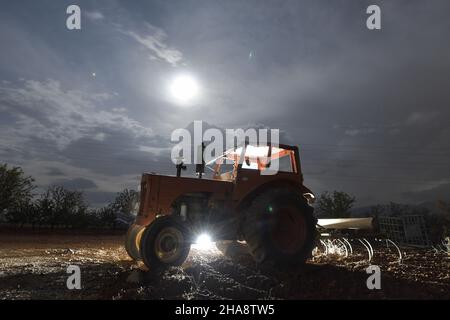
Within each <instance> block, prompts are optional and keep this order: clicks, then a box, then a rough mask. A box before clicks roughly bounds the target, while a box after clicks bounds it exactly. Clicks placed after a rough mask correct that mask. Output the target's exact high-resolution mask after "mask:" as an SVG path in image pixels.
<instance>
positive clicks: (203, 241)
mask: <svg viewBox="0 0 450 320" xmlns="http://www.w3.org/2000/svg"><path fill="white" fill-rule="evenodd" d="M194 244H195V247H196V248H197V249H200V250H209V249H211V248H212V247H213V245H214V242H213V241H212V240H211V236H210V235H209V234H207V233H202V234H200V235H199V236H198V237H197V239H196V240H195V243H194Z"/></svg>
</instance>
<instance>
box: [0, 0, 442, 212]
mask: <svg viewBox="0 0 450 320" xmlns="http://www.w3.org/2000/svg"><path fill="white" fill-rule="evenodd" d="M78 4H79V5H80V7H81V8H82V12H85V13H86V19H84V20H83V21H84V23H83V26H82V28H83V30H82V32H69V31H67V30H66V29H65V21H64V19H65V6H66V3H64V2H57V3H56V2H54V1H47V0H42V1H39V2H36V1H21V2H11V1H9V2H5V3H2V4H1V5H0V7H1V10H0V42H1V44H2V50H0V112H1V114H2V116H1V117H0V157H1V158H2V160H3V161H8V162H10V163H14V164H19V165H23V166H25V167H26V168H28V170H29V171H30V172H29V174H32V175H35V176H36V177H39V180H40V181H44V182H42V183H43V184H48V183H51V182H52V181H53V179H54V178H55V177H56V175H57V174H59V172H57V171H52V170H51V169H50V170H47V169H48V168H55V169H54V170H61V173H64V174H65V176H64V178H65V179H68V180H73V179H77V177H85V178H86V179H88V180H90V181H92V182H93V183H95V184H96V185H97V186H98V190H97V189H96V190H95V191H94V190H92V191H90V193H89V197H90V199H91V200H92V202H93V203H99V202H101V201H103V200H105V199H109V198H108V197H109V196H111V195H112V194H113V193H114V192H113V190H112V188H115V189H117V191H118V190H120V189H121V188H123V187H126V186H127V187H128V186H133V187H134V184H135V185H137V184H138V183H139V175H140V173H141V172H143V171H154V172H161V173H173V164H172V163H171V161H170V148H171V146H172V145H173V144H171V143H170V134H171V132H172V131H173V130H174V129H176V128H186V127H188V128H189V125H190V124H191V123H192V122H193V121H194V120H203V121H205V123H206V124H207V127H208V126H209V127H217V128H219V129H221V130H222V129H223V128H238V127H241V128H248V127H256V128H262V127H267V128H278V129H281V133H282V134H281V135H282V137H281V140H282V142H285V143H286V142H287V143H292V144H298V145H300V150H301V159H302V167H303V170H304V176H305V183H306V184H307V185H308V186H310V187H311V188H312V189H313V190H314V191H315V192H317V193H320V192H321V191H323V190H334V189H338V190H345V191H348V192H350V193H353V194H355V195H356V196H357V199H358V201H359V203H360V204H370V203H375V202H388V201H391V200H392V201H410V202H414V201H416V198H417V197H423V198H424V199H423V200H424V201H425V200H428V199H431V198H435V195H436V194H435V193H434V191H436V192H437V193H438V194H441V193H442V192H445V190H446V189H445V187H444V186H445V185H446V184H448V182H449V181H450V171H449V170H448V165H447V163H448V159H449V156H450V144H449V139H448V137H449V136H450V129H449V128H448V124H447V122H448V119H449V118H450V109H449V108H448V106H449V104H450V92H449V90H448V89H447V88H448V87H449V85H450V83H449V79H450V43H449V42H448V39H449V38H450V20H449V19H448V12H449V11H450V3H449V2H448V1H447V0H430V1H420V0H414V1H411V0H398V1H372V0H370V1H368V0H367V1H366V0H363V1H345V0H337V1H331V2H330V1H325V0H321V1H317V0H285V1H275V0H273V1H272V0H270V1H257V0H249V1H244V2H243V1H213V2H212V1H206V0H205V1H197V0H195V1H194V0H183V1H178V0H173V1H156V2H153V1H152V2H148V1H134V2H129V1H108V2H106V1H105V2H102V1H101V2H92V1H83V0H82V1H79V2H78ZM370 4H378V5H380V6H381V10H382V30H381V31H369V30H367V28H366V27H365V19H366V17H367V15H366V13H365V9H366V8H367V6H368V5H370ZM250 53H251V55H250ZM183 72H189V73H192V74H193V75H194V76H196V77H197V78H198V81H199V82H200V85H201V93H202V94H201V97H199V99H198V101H196V102H195V104H193V105H191V106H189V107H183V106H179V105H176V104H174V103H173V101H172V100H171V97H170V96H169V95H168V90H167V85H168V83H170V79H171V78H172V77H173V76H174V75H176V74H178V73H183ZM93 73H95V74H96V76H95V77H93V76H92V74H93ZM43 168H47V169H43ZM133 181H134V182H133ZM442 188H444V189H442ZM427 190H434V191H427ZM96 199H97V200H96Z"/></svg>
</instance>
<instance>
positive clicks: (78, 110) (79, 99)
mask: <svg viewBox="0 0 450 320" xmlns="http://www.w3.org/2000/svg"><path fill="white" fill-rule="evenodd" d="M0 94H1V97H0V107H1V108H2V110H3V112H4V113H6V114H7V115H9V116H10V117H12V118H14V119H15V125H14V126H9V127H2V128H0V132H2V131H3V133H4V134H6V133H8V134H9V135H10V136H13V137H16V139H31V138H39V139H41V140H46V141H52V142H53V143H55V144H56V145H57V146H58V147H60V148H62V147H64V146H65V145H67V144H68V143H70V142H71V141H73V140H77V139H80V138H82V137H84V136H86V135H91V134H93V133H98V132H99V131H100V132H101V130H102V128H105V129H108V128H116V129H117V130H124V131H130V132H132V133H133V134H134V135H136V136H148V137H150V136H152V135H153V134H152V130H151V129H149V128H146V127H144V126H142V125H141V124H140V123H139V122H138V121H136V120H134V119H132V118H130V117H128V116H127V115H126V114H124V113H123V112H115V111H113V110H112V109H113V108H111V107H110V104H112V103H113V102H112V101H111V100H112V98H113V96H112V95H110V94H108V93H91V92H86V91H81V90H73V89H64V88H63V87H62V86H61V84H60V82H58V81H56V80H52V79H49V80H46V81H35V80H27V81H24V82H22V83H20V85H18V86H3V87H0ZM4 130H5V131H8V132H4Z"/></svg>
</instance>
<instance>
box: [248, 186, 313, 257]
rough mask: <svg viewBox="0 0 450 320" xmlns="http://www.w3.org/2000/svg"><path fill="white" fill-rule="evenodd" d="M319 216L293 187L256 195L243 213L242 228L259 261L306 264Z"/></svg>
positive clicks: (251, 250)
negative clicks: (316, 215) (317, 216)
mask: <svg viewBox="0 0 450 320" xmlns="http://www.w3.org/2000/svg"><path fill="white" fill-rule="evenodd" d="M316 222H317V219H316V218H315V217H314V215H313V208H312V207H311V206H309V205H308V203H307V201H306V199H304V198H303V197H302V196H301V194H300V193H299V192H298V191H297V190H295V189H293V188H278V189H275V190H271V191H269V192H265V193H263V194H261V195H259V196H257V197H256V198H255V199H254V200H253V202H252V204H251V205H250V207H249V208H248V209H247V210H246V211H245V213H244V221H243V224H242V231H243V234H244V238H245V240H246V242H247V244H248V246H249V249H250V253H251V254H252V256H253V258H254V259H255V261H256V262H257V263H263V262H264V261H268V260H270V261H274V262H276V263H278V264H283V265H298V264H303V263H304V262H305V261H306V259H308V258H309V257H310V256H311V253H312V250H313V248H314V243H315V237H316Z"/></svg>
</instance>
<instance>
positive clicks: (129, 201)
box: [111, 189, 139, 215]
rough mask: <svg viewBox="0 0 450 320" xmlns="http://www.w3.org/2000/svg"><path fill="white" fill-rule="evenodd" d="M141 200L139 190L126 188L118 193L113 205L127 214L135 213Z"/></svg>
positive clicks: (114, 208) (118, 210)
mask: <svg viewBox="0 0 450 320" xmlns="http://www.w3.org/2000/svg"><path fill="white" fill-rule="evenodd" d="M138 202H139V192H137V191H135V190H132V189H124V190H123V191H121V192H119V193H117V196H116V198H115V199H114V201H113V203H112V204H111V207H112V209H113V210H115V211H117V212H121V213H123V214H125V215H133V214H134V212H135V211H136V206H137V204H138Z"/></svg>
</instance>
